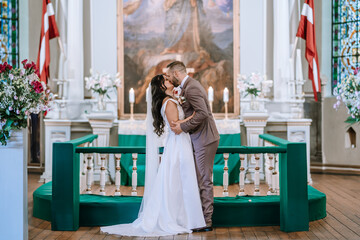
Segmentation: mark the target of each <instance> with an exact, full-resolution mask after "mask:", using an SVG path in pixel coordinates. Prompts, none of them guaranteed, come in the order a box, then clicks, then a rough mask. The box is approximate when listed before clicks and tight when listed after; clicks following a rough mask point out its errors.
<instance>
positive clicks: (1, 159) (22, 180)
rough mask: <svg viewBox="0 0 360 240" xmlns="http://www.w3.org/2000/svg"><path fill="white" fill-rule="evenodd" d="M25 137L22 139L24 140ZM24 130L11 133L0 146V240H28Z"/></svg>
mask: <svg viewBox="0 0 360 240" xmlns="http://www.w3.org/2000/svg"><path fill="white" fill-rule="evenodd" d="M24 136H25V137H24ZM26 136H27V134H26V130H25V129H24V130H15V131H13V132H12V136H11V137H10V140H9V141H8V145H7V146H2V145H0V166H1V168H0V183H1V184H0V193H1V204H0V233H1V238H2V239H24V240H25V239H28V206H27V205H28V202H27V197H28V193H27V159H25V158H24V156H25V153H26V151H27V149H26V148H25V147H24V144H23V139H25V138H26Z"/></svg>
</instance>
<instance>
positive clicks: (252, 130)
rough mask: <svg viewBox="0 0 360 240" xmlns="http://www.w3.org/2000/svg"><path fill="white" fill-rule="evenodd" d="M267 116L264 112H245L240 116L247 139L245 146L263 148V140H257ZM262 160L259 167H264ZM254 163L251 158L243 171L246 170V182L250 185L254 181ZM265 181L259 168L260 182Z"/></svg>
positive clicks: (262, 171) (262, 131) (261, 169)
mask: <svg viewBox="0 0 360 240" xmlns="http://www.w3.org/2000/svg"><path fill="white" fill-rule="evenodd" d="M268 118H269V115H268V114H267V113H266V112H255V111H253V112H250V111H249V112H245V113H244V114H243V115H242V120H243V122H244V125H245V127H246V138H247V146H251V147H259V146H263V140H262V139H260V138H259V135H260V134H263V133H264V128H265V126H266V123H267V119H268ZM263 161H264V158H263V156H261V157H260V166H264V164H263ZM255 166H256V162H255V159H254V156H253V155H252V156H251V159H250V160H248V161H245V169H247V174H246V180H245V181H246V182H247V183H250V182H253V181H254V173H255ZM264 179H265V174H264V168H263V167H261V168H260V180H264Z"/></svg>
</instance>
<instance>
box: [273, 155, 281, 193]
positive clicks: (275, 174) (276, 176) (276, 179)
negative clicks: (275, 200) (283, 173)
mask: <svg viewBox="0 0 360 240" xmlns="http://www.w3.org/2000/svg"><path fill="white" fill-rule="evenodd" d="M278 157H279V154H275V156H274V171H273V175H272V182H273V195H279V194H280V187H279V174H278V173H279V171H278V169H279V165H278Z"/></svg>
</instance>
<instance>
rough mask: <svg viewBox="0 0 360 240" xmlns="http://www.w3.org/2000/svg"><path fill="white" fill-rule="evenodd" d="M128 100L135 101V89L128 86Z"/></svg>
mask: <svg viewBox="0 0 360 240" xmlns="http://www.w3.org/2000/svg"><path fill="white" fill-rule="evenodd" d="M129 102H130V103H134V102H135V91H134V89H133V88H130V91H129Z"/></svg>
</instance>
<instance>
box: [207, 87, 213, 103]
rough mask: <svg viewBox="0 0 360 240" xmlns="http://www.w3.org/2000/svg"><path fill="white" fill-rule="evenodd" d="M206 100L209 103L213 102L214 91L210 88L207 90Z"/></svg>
mask: <svg viewBox="0 0 360 240" xmlns="http://www.w3.org/2000/svg"><path fill="white" fill-rule="evenodd" d="M208 100H209V102H213V101H214V89H213V88H212V87H211V86H210V87H209V90H208Z"/></svg>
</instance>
